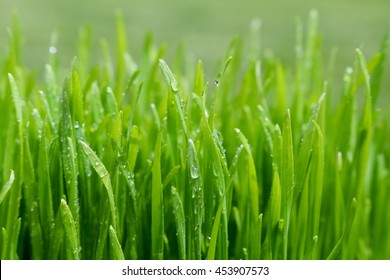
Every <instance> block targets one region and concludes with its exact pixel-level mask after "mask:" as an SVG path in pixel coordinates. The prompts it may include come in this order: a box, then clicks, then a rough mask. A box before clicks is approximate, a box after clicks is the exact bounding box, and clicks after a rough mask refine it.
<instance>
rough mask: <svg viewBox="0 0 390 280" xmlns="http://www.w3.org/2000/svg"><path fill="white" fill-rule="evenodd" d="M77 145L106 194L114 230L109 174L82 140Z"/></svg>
mask: <svg viewBox="0 0 390 280" xmlns="http://www.w3.org/2000/svg"><path fill="white" fill-rule="evenodd" d="M79 144H80V145H81V147H82V149H83V151H84V153H85V155H86V156H87V157H88V160H89V163H90V164H91V165H92V167H93V169H95V171H96V173H97V174H98V175H99V177H100V179H101V180H102V183H103V185H104V188H105V190H106V192H107V197H108V201H109V206H110V213H111V219H112V224H113V227H114V229H115V228H116V223H117V218H116V210H115V200H114V193H113V189H112V186H111V179H110V174H109V173H108V171H107V169H106V167H105V166H104V164H103V163H102V162H101V160H100V159H99V158H98V156H97V155H96V153H95V152H94V151H93V150H92V149H91V148H90V147H89V146H88V144H87V143H85V142H84V141H82V140H79Z"/></svg>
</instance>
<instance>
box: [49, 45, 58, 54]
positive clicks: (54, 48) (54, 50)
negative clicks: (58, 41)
mask: <svg viewBox="0 0 390 280" xmlns="http://www.w3.org/2000/svg"><path fill="white" fill-rule="evenodd" d="M49 52H50V53H51V54H56V53H57V48H56V47H54V46H51V47H50V48H49Z"/></svg>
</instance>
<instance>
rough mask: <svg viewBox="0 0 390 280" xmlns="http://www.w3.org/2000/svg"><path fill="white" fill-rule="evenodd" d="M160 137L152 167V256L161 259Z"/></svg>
mask: <svg viewBox="0 0 390 280" xmlns="http://www.w3.org/2000/svg"><path fill="white" fill-rule="evenodd" d="M161 137H162V131H160V132H159V133H158V136H157V141H156V147H155V150H154V159H153V167H152V225H151V229H152V258H153V259H155V260H162V259H163V257H164V254H163V250H164V242H163V240H164V204H163V192H162V181H161Z"/></svg>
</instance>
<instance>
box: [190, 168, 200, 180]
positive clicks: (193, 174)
mask: <svg viewBox="0 0 390 280" xmlns="http://www.w3.org/2000/svg"><path fill="white" fill-rule="evenodd" d="M190 173H191V178H192V179H196V178H199V176H200V172H199V168H198V167H197V166H195V165H194V164H192V165H191V168H190Z"/></svg>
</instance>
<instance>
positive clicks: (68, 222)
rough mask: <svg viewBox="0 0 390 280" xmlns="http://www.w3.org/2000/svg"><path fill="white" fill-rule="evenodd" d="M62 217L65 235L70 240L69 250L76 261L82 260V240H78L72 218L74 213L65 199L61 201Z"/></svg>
mask: <svg viewBox="0 0 390 280" xmlns="http://www.w3.org/2000/svg"><path fill="white" fill-rule="evenodd" d="M60 211H61V217H62V224H63V225H64V229H65V234H66V237H67V240H68V243H67V244H68V245H69V249H70V251H71V252H72V257H73V259H75V260H79V259H80V253H81V247H80V240H79V238H78V234H77V229H76V224H75V221H74V219H73V216H72V212H71V211H70V208H69V207H68V204H67V203H66V201H65V200H64V199H61V206H60Z"/></svg>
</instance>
